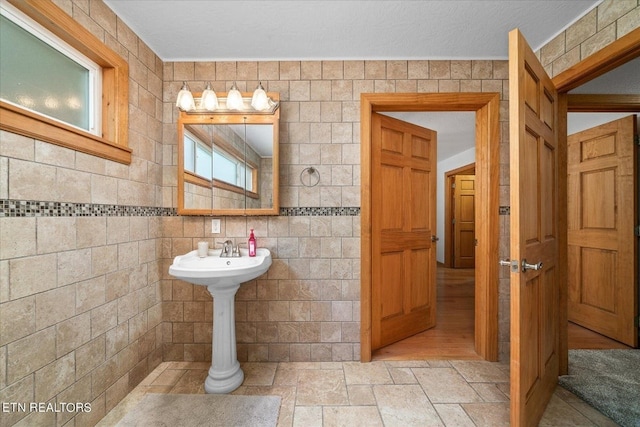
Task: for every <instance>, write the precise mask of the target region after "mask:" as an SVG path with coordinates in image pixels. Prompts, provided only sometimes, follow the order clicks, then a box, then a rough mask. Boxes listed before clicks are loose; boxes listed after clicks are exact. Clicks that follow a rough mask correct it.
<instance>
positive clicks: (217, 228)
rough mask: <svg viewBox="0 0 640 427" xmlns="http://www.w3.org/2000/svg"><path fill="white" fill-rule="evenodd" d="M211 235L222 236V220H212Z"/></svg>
mask: <svg viewBox="0 0 640 427" xmlns="http://www.w3.org/2000/svg"><path fill="white" fill-rule="evenodd" d="M211 233H213V234H220V220H219V219H218V218H214V219H212V220H211Z"/></svg>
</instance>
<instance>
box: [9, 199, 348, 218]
mask: <svg viewBox="0 0 640 427" xmlns="http://www.w3.org/2000/svg"><path fill="white" fill-rule="evenodd" d="M177 215H178V214H177V211H176V209H175V208H160V207H152V206H125V205H101V204H94V203H69V202H43V201H37V200H13V199H0V218H2V217H36V216H40V217H70V216H177ZM280 215H281V216H359V215H360V208H359V207H345V208H340V207H332V208H320V207H318V208H280Z"/></svg>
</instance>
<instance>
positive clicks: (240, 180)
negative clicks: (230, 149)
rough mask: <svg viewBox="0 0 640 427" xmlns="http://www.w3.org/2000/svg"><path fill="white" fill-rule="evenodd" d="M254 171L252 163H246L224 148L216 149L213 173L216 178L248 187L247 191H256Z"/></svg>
mask: <svg viewBox="0 0 640 427" xmlns="http://www.w3.org/2000/svg"><path fill="white" fill-rule="evenodd" d="M253 173H254V169H253V168H252V167H251V166H250V165H245V163H244V161H242V160H240V159H238V158H235V157H233V156H231V155H229V154H228V153H225V152H224V151H222V150H215V151H214V153H213V175H214V178H215V179H217V180H219V181H223V182H226V183H227V184H231V185H235V186H237V187H241V188H246V190H247V191H254V189H253Z"/></svg>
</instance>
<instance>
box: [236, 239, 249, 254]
mask: <svg viewBox="0 0 640 427" xmlns="http://www.w3.org/2000/svg"><path fill="white" fill-rule="evenodd" d="M240 245H243V246H247V242H239V243H238V244H237V245H235V246H234V248H233V253H234V254H237V255H236V256H242V254H241V253H240Z"/></svg>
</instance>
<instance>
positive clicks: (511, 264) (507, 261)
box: [498, 258, 518, 273]
mask: <svg viewBox="0 0 640 427" xmlns="http://www.w3.org/2000/svg"><path fill="white" fill-rule="evenodd" d="M498 262H499V263H500V265H501V266H504V267H511V272H512V273H517V272H518V261H516V260H513V261H511V260H510V259H508V258H507V259H501V260H500V261H498Z"/></svg>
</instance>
